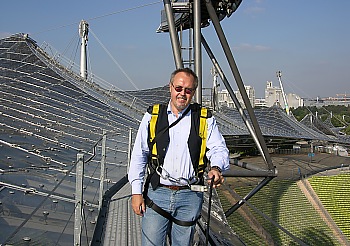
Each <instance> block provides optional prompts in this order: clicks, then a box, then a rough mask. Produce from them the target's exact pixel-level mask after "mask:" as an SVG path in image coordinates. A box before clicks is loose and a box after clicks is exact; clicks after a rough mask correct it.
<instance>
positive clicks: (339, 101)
mask: <svg viewBox="0 0 350 246" xmlns="http://www.w3.org/2000/svg"><path fill="white" fill-rule="evenodd" d="M304 101H305V102H304V106H308V107H311V106H315V107H322V106H328V105H343V106H347V107H348V106H350V95H348V94H336V97H324V98H319V97H316V98H315V99H304Z"/></svg>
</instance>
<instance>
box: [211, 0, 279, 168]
mask: <svg viewBox="0 0 350 246" xmlns="http://www.w3.org/2000/svg"><path fill="white" fill-rule="evenodd" d="M205 3H206V6H207V10H208V13H209V16H210V19H211V20H212V23H213V25H214V28H215V31H216V33H217V35H218V38H219V40H220V43H221V46H222V47H223V50H224V53H225V56H226V58H227V61H228V63H229V65H230V68H231V71H232V73H233V76H234V78H235V80H236V84H237V87H238V89H239V91H240V93H241V96H242V99H243V102H244V104H245V106H246V109H247V112H248V115H249V118H250V120H251V122H252V125H253V127H254V130H255V134H256V136H257V139H258V140H259V141H258V143H257V145H258V146H259V148H260V149H261V152H260V154H261V155H262V157H263V158H264V161H265V163H266V164H267V166H268V167H269V169H270V170H274V166H273V164H272V160H271V157H270V154H269V152H268V149H267V146H266V143H265V140H264V137H263V135H262V133H261V130H260V127H259V124H258V121H257V119H256V117H255V115H254V110H253V108H252V105H251V104H250V100H249V98H248V95H247V92H246V91H245V87H244V84H243V80H242V78H241V75H240V73H239V71H238V67H237V65H236V62H235V60H234V58H233V55H232V52H231V49H230V46H229V44H228V42H227V40H226V37H225V34H224V32H223V30H222V27H221V25H220V21H219V18H218V16H217V14H216V12H215V9H214V7H213V4H212V3H211V0H205Z"/></svg>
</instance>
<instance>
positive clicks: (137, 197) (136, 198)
mask: <svg viewBox="0 0 350 246" xmlns="http://www.w3.org/2000/svg"><path fill="white" fill-rule="evenodd" d="M131 207H132V210H134V213H135V214H137V215H140V216H143V213H144V212H145V211H146V206H145V201H144V200H143V197H142V195H141V194H133V195H132V197H131Z"/></svg>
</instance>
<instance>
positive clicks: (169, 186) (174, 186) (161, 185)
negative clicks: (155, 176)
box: [158, 184, 190, 190]
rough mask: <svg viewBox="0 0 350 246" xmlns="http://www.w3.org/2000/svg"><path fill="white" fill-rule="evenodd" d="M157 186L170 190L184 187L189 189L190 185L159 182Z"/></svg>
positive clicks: (183, 188)
mask: <svg viewBox="0 0 350 246" xmlns="http://www.w3.org/2000/svg"><path fill="white" fill-rule="evenodd" d="M158 186H159V187H165V188H168V189H170V190H185V189H189V188H190V187H189V186H188V185H184V186H177V185H165V184H159V185H158Z"/></svg>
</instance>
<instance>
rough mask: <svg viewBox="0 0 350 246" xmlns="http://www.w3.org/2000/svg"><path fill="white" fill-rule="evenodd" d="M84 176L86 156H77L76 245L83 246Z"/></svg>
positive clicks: (80, 154)
mask: <svg viewBox="0 0 350 246" xmlns="http://www.w3.org/2000/svg"><path fill="white" fill-rule="evenodd" d="M83 176H84V154H82V153H79V154H77V165H76V183H75V220H74V245H75V246H80V245H81V232H82V224H83V216H82V213H83Z"/></svg>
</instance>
